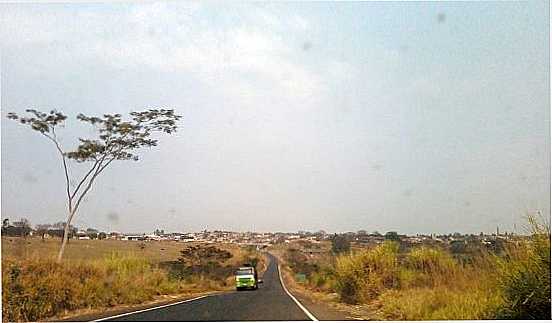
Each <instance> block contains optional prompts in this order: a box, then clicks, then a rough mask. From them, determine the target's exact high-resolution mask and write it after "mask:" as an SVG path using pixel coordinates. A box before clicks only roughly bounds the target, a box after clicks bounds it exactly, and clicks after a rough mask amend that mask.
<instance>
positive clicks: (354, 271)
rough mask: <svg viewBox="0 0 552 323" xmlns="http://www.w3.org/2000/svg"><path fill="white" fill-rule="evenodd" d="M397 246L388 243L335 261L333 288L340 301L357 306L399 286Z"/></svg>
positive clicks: (394, 243)
mask: <svg viewBox="0 0 552 323" xmlns="http://www.w3.org/2000/svg"><path fill="white" fill-rule="evenodd" d="M398 250H399V245H398V244H397V243H396V242H391V241H387V242H385V243H384V244H382V245H379V246H377V247H375V248H373V249H370V250H364V251H361V252H359V253H357V254H353V255H346V256H340V257H338V258H337V260H336V269H335V279H336V281H335V287H336V291H337V293H338V294H339V296H340V298H341V300H342V301H343V302H345V303H351V304H356V303H360V302H366V301H368V300H371V299H374V298H375V297H376V296H378V295H379V294H380V293H381V292H382V291H383V290H385V289H388V288H394V287H397V286H398V284H399V264H398V258H397V256H398Z"/></svg>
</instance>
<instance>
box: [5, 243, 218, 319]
mask: <svg viewBox="0 0 552 323" xmlns="http://www.w3.org/2000/svg"><path fill="white" fill-rule="evenodd" d="M209 284H211V282H208V281H207V282H204V281H201V279H200V278H197V279H195V280H194V281H192V282H186V281H183V280H178V279H171V278H169V275H168V274H167V272H165V271H164V270H161V269H159V268H158V267H157V266H155V265H152V264H151V263H150V262H149V261H147V260H146V259H144V258H138V257H135V256H130V255H118V254H112V255H110V256H108V257H106V258H104V259H101V260H94V261H89V262H85V261H80V262H67V263H64V264H58V263H56V262H55V261H53V260H51V259H38V258H35V259H25V260H19V261H17V260H4V261H3V264H2V314H3V320H4V321H37V320H43V319H45V318H49V317H52V316H57V315H61V314H63V313H66V312H67V311H71V310H77V309H82V308H102V307H109V306H114V305H118V304H139V303H142V302H145V301H149V300H153V299H154V297H155V296H157V295H163V294H176V293H182V292H190V291H200V290H207V289H216V288H217V287H218V286H210V285H209Z"/></svg>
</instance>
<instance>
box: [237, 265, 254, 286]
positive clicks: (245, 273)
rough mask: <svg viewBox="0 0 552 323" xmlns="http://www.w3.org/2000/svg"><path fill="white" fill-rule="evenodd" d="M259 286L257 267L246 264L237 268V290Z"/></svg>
mask: <svg viewBox="0 0 552 323" xmlns="http://www.w3.org/2000/svg"><path fill="white" fill-rule="evenodd" d="M257 288H259V280H258V277H257V269H256V268H255V267H253V266H244V267H240V268H239V269H238V270H236V290H242V289H257Z"/></svg>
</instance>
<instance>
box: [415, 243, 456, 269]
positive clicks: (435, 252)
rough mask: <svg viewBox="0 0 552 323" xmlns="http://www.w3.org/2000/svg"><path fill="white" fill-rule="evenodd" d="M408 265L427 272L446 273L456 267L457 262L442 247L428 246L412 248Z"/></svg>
mask: <svg viewBox="0 0 552 323" xmlns="http://www.w3.org/2000/svg"><path fill="white" fill-rule="evenodd" d="M406 265H407V267H409V268H411V269H415V270H418V271H421V272H423V273H426V274H446V273H451V272H453V271H454V270H455V269H456V262H455V261H454V259H453V258H452V257H451V255H450V254H448V253H447V252H445V251H443V250H441V249H437V248H428V247H420V248H416V249H413V250H411V251H410V252H409V253H408V256H407V259H406Z"/></svg>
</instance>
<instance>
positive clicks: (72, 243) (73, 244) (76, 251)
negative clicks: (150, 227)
mask: <svg viewBox="0 0 552 323" xmlns="http://www.w3.org/2000/svg"><path fill="white" fill-rule="evenodd" d="M60 243H61V240H60V239H52V238H51V239H45V240H42V239H40V238H26V239H23V238H18V237H2V259H20V260H23V259H31V258H40V259H46V258H51V259H54V258H55V257H56V256H57V252H58V250H59V245H60ZM189 244H190V243H184V242H178V241H121V240H69V243H68V244H67V247H66V249H65V255H64V259H65V261H75V260H77V261H78V260H92V259H101V258H104V257H106V256H109V255H111V254H112V253H113V252H117V253H120V254H125V255H134V256H137V257H144V258H146V259H148V260H149V261H151V262H153V263H158V262H163V261H172V260H176V259H178V257H179V255H180V250H182V248H183V247H184V246H186V245H189ZM142 246H143V248H142ZM219 246H222V247H224V248H230V249H235V247H234V246H232V245H219Z"/></svg>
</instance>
